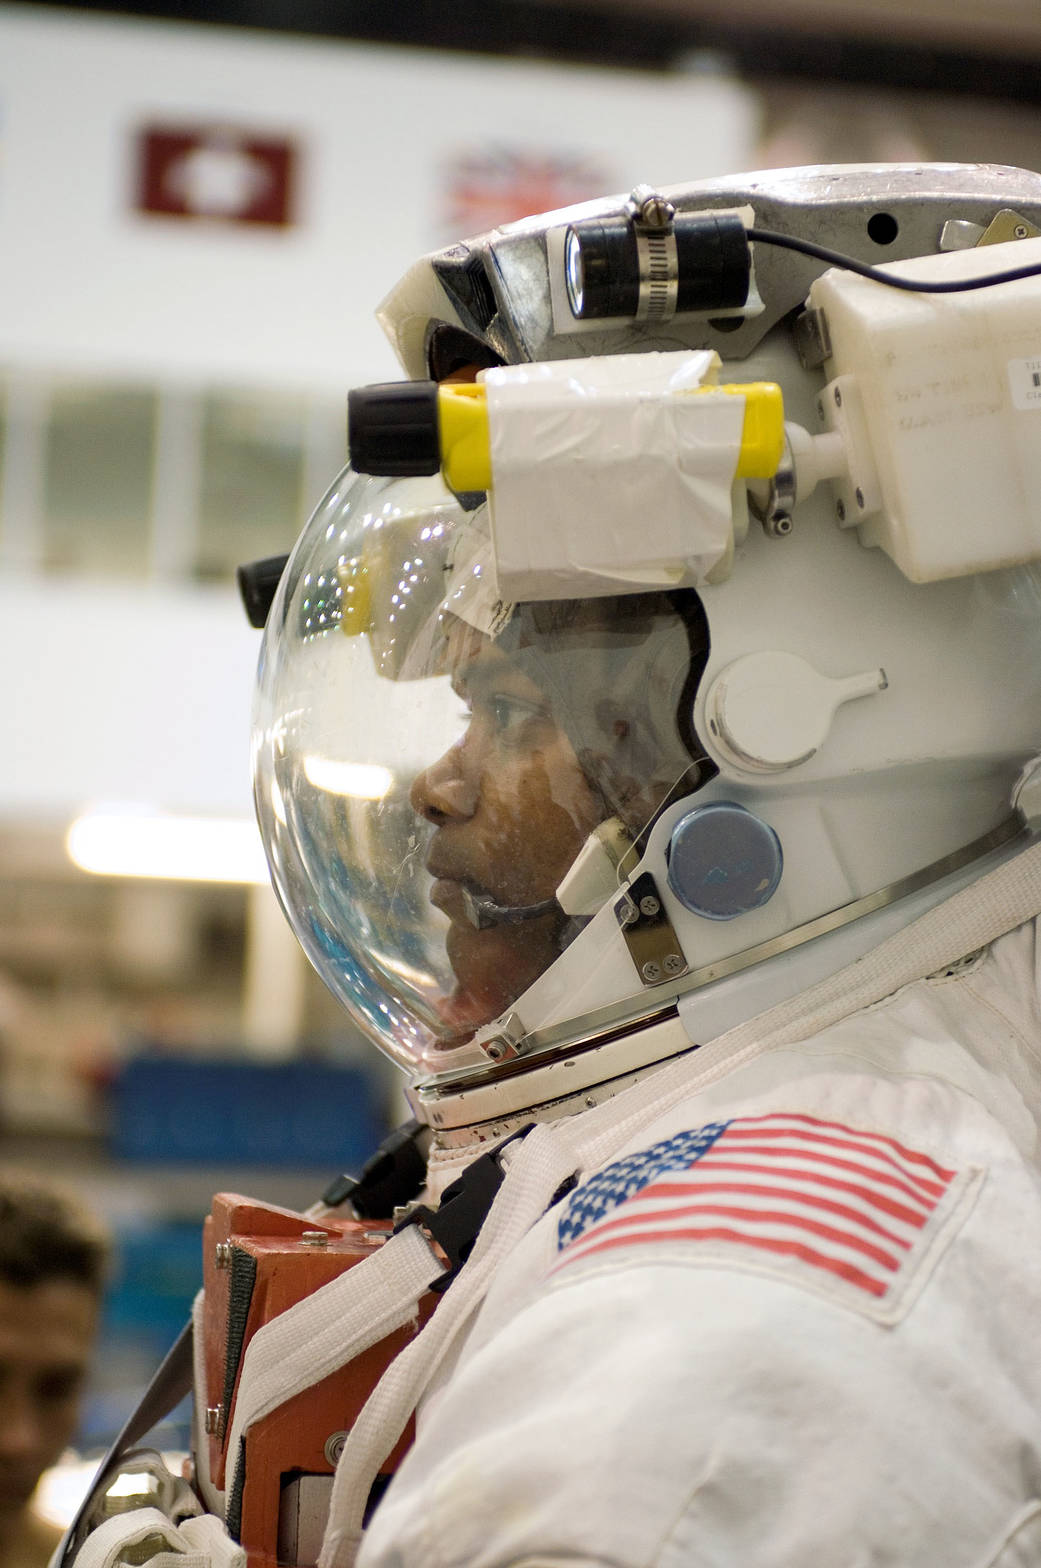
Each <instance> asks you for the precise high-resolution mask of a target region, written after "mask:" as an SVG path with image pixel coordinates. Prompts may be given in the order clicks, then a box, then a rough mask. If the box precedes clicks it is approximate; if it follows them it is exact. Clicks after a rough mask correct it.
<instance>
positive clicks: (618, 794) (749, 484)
mask: <svg viewBox="0 0 1041 1568" xmlns="http://www.w3.org/2000/svg"><path fill="white" fill-rule="evenodd" d="M1039 234H1041V178H1039V177H1038V176H1035V175H1028V174H1024V173H1021V172H1018V171H1013V170H1007V169H997V168H987V167H975V166H974V167H971V168H959V167H954V166H942V167H937V168H911V167H909V166H908V167H904V166H900V167H893V168H865V169H860V168H855V169H830V170H797V171H790V172H787V173H776V172H774V173H769V174H764V175H759V176H754V177H749V178H747V179H745V180H740V179H733V180H719V181H715V182H709V183H707V184H702V185H699V186H695V187H690V188H682V189H676V190H670V191H668V192H666V193H664V194H661V193H654V192H651V191H649V190H643V189H641V190H639V191H637V192H634V193H633V196H632V197H631V198H630V199H629V200H628V201H624V200H617V199H616V200H609V201H605V202H602V203H594V204H589V205H588V206H586V207H583V208H581V209H575V210H572V211H568V212H565V213H557V214H550V215H549V216H548V217H547V218H545V219H537V220H535V219H533V220H530V221H526V222H524V223H520V224H516V225H513V226H511V227H510V228H508V229H505V230H502V231H496V232H495V233H493V234H492V235H490V236H485V237H483V238H482V239H480V240H478V241H474V242H473V243H471V244H470V245H469V246H461V247H455V248H453V249H452V250H451V251H448V252H445V253H443V254H442V255H439V256H435V257H433V258H428V259H427V260H426V261H425V262H423V263H420V264H419V265H418V266H417V267H416V268H415V269H414V270H413V272H412V273H410V274H409V275H408V277H407V278H406V279H405V280H404V281H403V283H402V284H401V285H400V286H399V288H398V290H397V291H396V292H395V293H394V294H393V295H391V296H390V298H389V300H388V301H387V302H386V304H385V306H384V320H385V324H386V325H387V327H388V330H389V331H390V333H391V335H392V337H393V338H394V341H395V343H396V346H397V348H398V350H399V353H400V355H401V358H402V361H403V363H404V365H405V368H406V370H407V371H408V373H409V374H410V375H411V376H413V377H414V378H417V379H416V380H414V381H413V382H409V383H403V384H402V386H401V387H400V388H397V387H391V388H379V389H369V390H368V391H367V392H366V393H364V394H362V395H359V396H356V397H355V398H354V399H353V401H352V409H351V450H352V461H353V467H354V470H355V472H353V473H352V472H350V471H348V472H346V473H345V474H344V475H342V476H341V478H340V480H338V481H337V482H336V484H335V485H334V487H333V488H332V490H331V491H330V492H329V494H328V496H327V497H326V499H325V501H324V502H323V503H322V506H321V507H320V508H319V509H318V511H317V513H316V514H315V517H314V519H313V520H312V522H311V523H310V524H309V525H308V528H307V529H306V530H305V533H304V534H303V536H302V538H301V540H300V542H299V544H298V545H297V548H296V550H295V551H294V553H293V556H292V557H291V559H290V561H289V564H288V566H287V568H286V570H285V571H284V573H282V577H281V583H280V586H279V588H278V592H277V594H276V596H275V599H274V603H273V604H272V606H271V609H270V614H269V615H268V616H267V629H266V633H265V644H264V652H263V656H262V660H261V670H260V679H259V686H258V698H257V711H256V742H255V780H256V794H257V803H258V812H259V816H260V821H261V826H262V831H263V833H264V837H265V841H266V843H267V847H268V852H269V858H270V861H271V866H272V872H273V876H274V881H275V885H276V887H277V889H278V892H279V895H280V898H281V900H282V902H283V905H284V907H285V909H286V911H287V914H288V916H289V918H290V920H291V922H292V924H293V926H294V929H295V930H296V932H297V934H298V936H299V937H300V940H301V942H302V944H303V945H304V947H305V949H306V950H307V952H308V954H309V956H310V957H311V959H312V961H313V963H314V964H315V966H316V967H317V969H318V970H319V972H320V973H321V974H322V976H323V978H324V979H325V980H326V981H327V983H328V984H329V985H330V987H331V988H332V990H333V991H334V993H335V994H336V995H338V996H339V997H340V998H341V999H342V1000H343V1001H344V1003H345V1005H346V1006H347V1007H348V1008H349V1009H350V1010H351V1012H352V1013H353V1015H354V1016H355V1017H356V1018H357V1019H359V1021H360V1022H361V1023H362V1024H363V1026H364V1027H365V1028H366V1030H367V1031H368V1033H369V1034H370V1035H371V1036H372V1038H373V1039H374V1040H376V1042H377V1043H378V1044H380V1045H381V1046H382V1047H383V1048H384V1049H385V1050H386V1051H388V1052H389V1054H390V1055H391V1056H392V1057H394V1059H395V1060H397V1061H398V1062H399V1063H401V1064H402V1065H403V1066H404V1067H405V1068H406V1069H407V1071H408V1073H409V1082H410V1087H409V1090H408V1094H409V1098H410V1101H411V1103H412V1106H413V1108H414V1111H415V1115H416V1118H417V1121H418V1122H419V1123H420V1125H421V1127H422V1129H423V1131H422V1133H421V1138H422V1141H423V1143H424V1144H425V1146H426V1155H427V1160H428V1169H427V1178H426V1186H425V1189H424V1190H423V1192H421V1193H420V1194H418V1195H417V1196H418V1202H419V1206H418V1207H417V1206H416V1203H415V1202H410V1203H406V1204H404V1205H403V1206H402V1208H401V1210H400V1212H399V1214H398V1216H397V1217H398V1219H399V1221H401V1225H400V1226H399V1229H398V1231H397V1233H396V1234H395V1236H394V1237H393V1238H392V1239H391V1240H390V1241H389V1242H388V1243H387V1244H386V1246H385V1247H384V1248H383V1249H382V1252H381V1254H380V1255H379V1257H378V1258H374V1259H372V1260H370V1261H369V1262H366V1263H365V1264H363V1265H360V1266H359V1267H358V1268H356V1269H352V1270H351V1271H350V1279H351V1281H352V1283H351V1285H350V1287H349V1290H346V1293H345V1294H344V1295H343V1296H342V1297H337V1298H336V1301H337V1303H338V1306H337V1309H336V1310H337V1311H338V1312H339V1311H341V1310H342V1312H343V1313H344V1321H345V1322H346V1321H347V1319H348V1318H349V1320H350V1325H351V1326H350V1329H349V1331H348V1330H347V1329H346V1328H345V1330H344V1333H343V1340H344V1344H343V1346H342V1347H341V1350H342V1354H343V1355H344V1356H346V1355H347V1354H353V1352H354V1349H356V1348H359V1347H360V1346H361V1345H362V1344H363V1343H371V1342H372V1339H373V1337H374V1332H373V1333H370V1334H369V1335H368V1338H366V1335H365V1332H364V1329H362V1328H358V1327H357V1324H358V1323H360V1322H362V1321H363V1320H364V1318H365V1306H366V1301H371V1302H372V1303H373V1304H374V1305H373V1315H374V1318H378V1321H379V1322H380V1323H381V1324H382V1325H383V1328H382V1330H381V1331H382V1332H385V1331H386V1326H387V1325H388V1324H390V1325H393V1324H394V1323H400V1322H404V1321H406V1319H407V1317H408V1314H409V1312H410V1311H411V1310H412V1308H413V1304H414V1302H415V1299H416V1296H417V1295H418V1294H419V1293H420V1291H421V1290H422V1288H423V1285H424V1283H426V1282H429V1279H430V1278H432V1277H433V1276H434V1274H436V1273H439V1272H440V1271H441V1270H443V1269H444V1268H445V1262H444V1258H443V1256H442V1255H441V1253H440V1252H439V1248H438V1246H437V1243H438V1240H439V1232H438V1228H437V1218H436V1214H437V1208H438V1201H439V1199H440V1198H441V1197H442V1195H445V1194H446V1190H447V1193H448V1194H454V1192H455V1188H453V1187H452V1186H451V1184H452V1183H454V1182H455V1181H456V1179H457V1178H458V1177H459V1176H460V1175H461V1173H462V1172H464V1171H465V1170H467V1169H472V1168H474V1167H475V1162H478V1164H479V1163H480V1157H481V1156H482V1155H486V1154H487V1151H489V1150H493V1151H495V1152H494V1155H493V1160H492V1163H493V1164H494V1166H495V1168H496V1177H495V1181H496V1182H498V1181H499V1179H500V1177H501V1178H502V1179H501V1185H499V1186H498V1190H497V1192H496V1193H495V1196H494V1200H493V1201H492V1202H491V1205H490V1209H489V1211H488V1213H487V1217H486V1218H485V1219H484V1220H483V1223H482V1224H480V1226H479V1228H477V1227H476V1226H475V1230H476V1239H475V1240H474V1238H473V1237H471V1238H470V1240H469V1241H468V1242H467V1243H466V1245H465V1246H464V1247H463V1248H461V1249H460V1250H459V1252H458V1256H457V1257H455V1258H454V1259H451V1258H450V1261H452V1262H453V1264H454V1267H453V1269H452V1282H451V1285H450V1288H449V1289H447V1290H446V1291H445V1292H444V1294H443V1295H442V1297H441V1300H440V1304H439V1305H438V1306H437V1309H436V1311H434V1312H433V1315H432V1317H431V1318H430V1320H429V1322H427V1324H426V1326H425V1327H424V1328H423V1329H422V1331H421V1332H420V1333H419V1334H418V1335H417V1336H416V1338H414V1339H413V1340H412V1342H411V1343H410V1345H409V1346H408V1348H407V1349H406V1350H405V1351H404V1352H403V1353H402V1354H401V1355H400V1356H399V1357H398V1358H397V1360H396V1361H395V1362H394V1363H392V1365H391V1367H390V1368H389V1370H388V1372H387V1374H386V1375H385V1377H384V1378H383V1380H382V1382H381V1383H380V1384H379V1386H378V1387H377V1389H376V1391H375V1393H374V1394H373V1396H372V1399H371V1400H370V1401H369V1403H368V1405H367V1406H366V1408H365V1410H364V1411H363V1412H362V1414H361V1416H360V1417H359V1419H358V1420H357V1422H356V1423H355V1425H354V1427H353V1429H352V1430H351V1432H350V1433H349V1435H348V1436H347V1439H346V1444H345V1446H344V1451H343V1454H342V1457H341V1458H340V1460H339V1464H338V1468H337V1472H336V1479H335V1483H334V1484H333V1488H332V1498H331V1507H330V1514H329V1523H328V1528H327V1530H326V1532H325V1537H324V1543H323V1545H322V1550H321V1556H320V1557H319V1563H320V1565H321V1568H348V1565H349V1564H351V1563H353V1562H354V1561H357V1563H358V1565H359V1568H391V1565H393V1568H412V1565H415V1568H420V1565H422V1568H449V1565H452V1568H463V1565H465V1568H549V1565H558V1564H559V1565H565V1564H567V1565H570V1568H583V1565H586V1568H588V1565H598V1568H607V1565H611V1568H623V1565H624V1568H630V1565H632V1568H636V1565H641V1568H642V1565H651V1564H655V1565H669V1568H673V1565H679V1564H684V1565H687V1564H695V1563H697V1564H699V1565H700V1564H706V1565H707V1564H721V1565H722V1564H726V1565H732V1564H737V1563H742V1564H753V1563H754V1564H756V1565H763V1568H774V1565H776V1568H782V1565H784V1568H795V1565H796V1564H798V1565H800V1568H802V1565H805V1564H806V1563H809V1562H813V1563H819V1564H836V1565H837V1564H843V1565H846V1564H849V1565H854V1564H865V1565H866V1564H869V1563H870V1564H877V1565H882V1564H894V1565H895V1564H900V1565H904V1568H912V1565H913V1568H919V1565H920V1568H936V1565H937V1564H940V1563H942V1564H944V1565H954V1564H959V1565H964V1568H984V1565H996V1564H1002V1565H1011V1564H1022V1565H1025V1564H1027V1563H1031V1564H1034V1563H1037V1562H1039V1561H1041V1359H1039V1357H1038V1355H1037V1352H1036V1348H1035V1344H1034V1340H1035V1329H1034V1325H1035V1324H1036V1322H1037V1321H1038V1320H1039V1318H1041V1245H1039V1243H1041V1187H1039V1180H1038V1176H1039V1153H1038V1147H1039V1145H1038V1133H1039V1123H1041V996H1039V984H1041V966H1039V958H1038V952H1037V938H1036V917H1037V916H1038V914H1039V913H1041V843H1038V838H1039V833H1038V820H1039V817H1041V792H1039V779H1041V773H1039V771H1038V759H1039V757H1041V576H1039V566H1038V563H1039V562H1041V511H1039V509H1038V505H1037V496H1038V495H1039V494H1041V472H1039V470H1041V455H1039V453H1041V442H1039V441H1038V439H1037V431H1038V429H1039V428H1041V426H1039V424H1038V421H1041V238H1038V235H1039ZM823 241H826V243H827V244H828V246H830V247H831V251H830V252H827V251H826V252H822V251H820V250H819V248H818V247H819V246H820V244H821V243H822V242H823ZM834 252H837V253H838V256H839V258H840V259H839V260H838V261H836V256H835V254H833V253H834ZM879 262H885V263H886V266H885V267H884V268H883V270H882V272H881V273H880V272H879V271H878V265H877V264H878V263H879ZM424 374H430V375H431V376H432V378H433V379H432V380H431V381H429V382H422V381H421V380H420V379H419V378H421V377H422V376H423V375H424ZM438 469H440V470H441V473H442V475H443V480H442V478H441V477H439V476H438V474H437V470H438ZM359 471H360V472H359ZM377 476H381V477H377ZM424 476H428V477H424ZM484 1168H487V1161H485V1167H484ZM494 1185H495V1183H493V1186H494ZM447 1206H448V1196H447V1195H446V1196H445V1202H444V1203H443V1204H442V1209H444V1208H446V1207H447ZM424 1238H425V1239H424ZM366 1291H368V1292H369V1293H370V1294H369V1295H368V1296H367V1295H366ZM381 1292H382V1293H383V1294H381ZM319 1295H321V1293H319ZM316 1299H317V1298H316ZM331 1301H332V1298H331V1297H330V1302H331ZM377 1301H378V1303H379V1305H378V1310H377V1306H376V1305H375V1303H377ZM308 1313H310V1316H308V1315H307V1314H308ZM326 1323H327V1319H326V1318H323V1317H322V1316H321V1313H320V1309H319V1307H318V1306H316V1305H313V1303H311V1302H309V1303H304V1304H303V1305H302V1308H301V1309H300V1312H299V1314H298V1315H297V1316H296V1317H294V1318H293V1319H292V1321H291V1323H290V1322H289V1321H288V1320H287V1323H286V1324H284V1325H282V1329H283V1331H284V1338H283V1339H282V1340H278V1339H277V1338H276V1337H274V1331H275V1330H277V1328H278V1325H277V1323H276V1324H275V1325H271V1328H272V1331H273V1333H272V1336H271V1337H270V1345H271V1350H270V1359H269V1366H272V1367H273V1366H275V1365H277V1363H278V1360H279V1356H280V1355H281V1354H283V1351H280V1350H279V1346H280V1345H282V1346H285V1347H288V1346H289V1345H291V1344H292V1343H294V1339H295V1340H300V1338H301V1336H304V1337H305V1339H306V1336H307V1335H308V1334H309V1333H310V1332H311V1326H312V1325H314V1326H315V1328H316V1330H317V1326H318V1325H321V1327H322V1332H323V1334H324V1333H325V1332H326ZM352 1336H353V1337H352ZM323 1344H324V1340H323ZM305 1349H306V1346H305ZM301 1360H302V1362H303V1361H306V1355H305V1354H304V1352H303V1351H302V1352H301ZM265 1375H266V1374H265ZM271 1376H272V1377H275V1374H274V1372H272V1373H271ZM302 1376H303V1377H304V1379H305V1380H306V1373H305V1374H302ZM293 1377H295V1378H296V1381H295V1382H293V1381H292V1379H293ZM275 1383H277V1378H275ZM257 1386H258V1387H259V1384H258V1385H257ZM300 1386H303V1385H302V1382H301V1374H298V1373H293V1374H292V1376H290V1374H289V1373H288V1372H287V1373H286V1376H285V1387H284V1388H275V1384H274V1383H272V1384H271V1386H268V1385H267V1384H265V1385H264V1389H263V1390H262V1391H261V1392H260V1393H257V1394H256V1396H255V1398H253V1402H252V1404H250V1403H248V1401H247V1400H246V1398H245V1396H244V1395H243V1393H242V1390H241V1387H240V1390H239V1393H238V1396H237V1397H238V1401H239V1408H238V1409H237V1411H236V1412H235V1413H234V1414H233V1415H232V1418H231V1420H230V1423H229V1425H230V1431H231V1438H230V1440H229V1447H228V1451H229V1454H231V1455H232V1459H231V1460H229V1463H230V1464H234V1463H235V1462H236V1460H235V1456H237V1455H239V1454H240V1453H241V1452H245V1454H246V1459H245V1460H244V1461H243V1463H248V1441H247V1443H246V1447H245V1450H242V1448H241V1443H242V1440H243V1438H246V1437H247V1435H248V1430H249V1423H250V1421H252V1420H253V1419H254V1418H255V1415H256V1413H257V1412H259V1411H261V1410H262V1409H266V1408H269V1407H270V1404H271V1401H272V1400H274V1401H276V1402H277V1400H278V1399H279V1398H283V1397H288V1394H289V1393H292V1392H295V1391H296V1389H298V1388H299V1387H300ZM273 1390H274V1391H273ZM251 1397H252V1396H251ZM265 1400H266V1401H267V1403H266V1404H265ZM417 1408H418V1420H417V1435H416V1440H415V1442H414V1444H413V1446H412V1448H411V1450H410V1451H409V1453H408V1454H407V1455H406V1457H405V1459H404V1461H403V1463H402V1465H401V1467H400V1469H399V1470H398V1472H397V1474H396V1475H395V1476H394V1478H393V1480H392V1481H391V1483H390V1486H389V1489H388V1490H387V1492H386V1495H385V1496H384V1497H383V1499H382V1501H381V1502H380V1503H379V1505H378V1507H376V1508H375V1511H374V1512H373V1513H372V1515H371V1519H370V1520H369V1522H368V1524H367V1528H366V1529H365V1530H364V1533H363V1530H362V1524H363V1515H364V1511H365V1504H366V1500H367V1498H368V1497H369V1487H370V1485H371V1483H372V1481H373V1478H374V1477H375V1476H376V1474H377V1471H378V1470H379V1468H380V1464H381V1462H382V1460H383V1458H384V1456H385V1455H386V1454H387V1453H388V1452H389V1451H390V1449H391V1447H392V1446H393V1444H394V1443H395V1441H396V1440H397V1439H398V1437H399V1435H400V1433H401V1431H402V1429H403V1428H404V1426H405V1423H406V1421H407V1419H408V1418H409V1416H410V1415H411V1413H412V1411H413V1410H414V1409H417ZM202 1491H203V1495H204V1497H206V1500H207V1502H208V1503H209V1505H210V1507H211V1508H218V1507H219V1506H220V1500H219V1499H214V1498H213V1497H212V1496H210V1497H207V1494H206V1489H205V1485H203V1487H202ZM89 1544H90V1543H89V1541H88V1547H87V1548H84V1550H85V1551H86V1550H87V1549H88V1548H89Z"/></svg>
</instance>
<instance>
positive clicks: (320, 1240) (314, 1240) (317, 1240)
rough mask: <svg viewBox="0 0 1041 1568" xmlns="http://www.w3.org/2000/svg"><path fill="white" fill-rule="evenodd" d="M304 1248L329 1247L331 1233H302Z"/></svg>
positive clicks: (301, 1243)
mask: <svg viewBox="0 0 1041 1568" xmlns="http://www.w3.org/2000/svg"><path fill="white" fill-rule="evenodd" d="M300 1245H301V1246H302V1247H327V1246H328V1245H329V1232H328V1231H326V1230H305V1231H301V1233H300Z"/></svg>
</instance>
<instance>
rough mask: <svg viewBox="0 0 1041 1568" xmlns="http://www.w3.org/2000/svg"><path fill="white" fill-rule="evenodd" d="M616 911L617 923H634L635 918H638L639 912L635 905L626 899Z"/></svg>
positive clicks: (628, 924)
mask: <svg viewBox="0 0 1041 1568" xmlns="http://www.w3.org/2000/svg"><path fill="white" fill-rule="evenodd" d="M616 913H617V915H618V921H619V924H620V925H623V926H631V925H635V924H636V922H637V920H639V918H640V912H639V910H638V909H637V907H636V905H635V904H633V903H631V902H630V901H629V900H628V899H626V901H625V903H624V904H622V905H620V906H619V908H618V909H617V911H616Z"/></svg>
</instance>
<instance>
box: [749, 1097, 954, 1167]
mask: <svg viewBox="0 0 1041 1568" xmlns="http://www.w3.org/2000/svg"><path fill="white" fill-rule="evenodd" d="M781 1116H783V1118H784V1120H785V1121H789V1122H805V1123H806V1124H807V1125H808V1126H811V1127H828V1128H830V1129H832V1131H834V1132H845V1133H849V1132H854V1129H853V1128H850V1127H845V1126H843V1124H842V1123H841V1122H828V1121H824V1120H823V1119H822V1118H821V1117H819V1116H810V1115H809V1114H807V1113H806V1112H804V1111H784V1112H777V1111H773V1112H768V1113H767V1114H766V1115H765V1116H742V1117H741V1118H740V1119H741V1121H742V1122H770V1121H777V1120H778V1119H779V1118H780V1117H781ZM854 1136H855V1137H857V1138H863V1139H865V1140H867V1141H869V1142H871V1143H884V1144H886V1145H887V1147H888V1148H890V1149H895V1150H896V1152H897V1153H898V1154H899V1155H900V1156H901V1158H902V1159H905V1160H910V1161H912V1162H913V1163H914V1164H915V1165H927V1166H928V1167H929V1169H930V1170H931V1171H932V1172H933V1173H934V1174H935V1175H936V1176H938V1177H939V1178H940V1180H941V1181H943V1182H944V1183H945V1184H946V1183H947V1182H949V1181H952V1180H953V1178H954V1174H955V1173H954V1171H948V1170H945V1169H944V1167H943V1166H942V1165H938V1164H937V1163H936V1161H935V1160H932V1159H930V1158H929V1156H928V1154H922V1153H921V1152H920V1151H919V1150H918V1149H909V1148H908V1147H907V1145H906V1144H904V1143H898V1142H897V1140H896V1139H895V1138H887V1137H886V1135H885V1133H881V1132H864V1131H863V1130H862V1129H861V1128H860V1127H858V1128H856V1129H855V1132H854Z"/></svg>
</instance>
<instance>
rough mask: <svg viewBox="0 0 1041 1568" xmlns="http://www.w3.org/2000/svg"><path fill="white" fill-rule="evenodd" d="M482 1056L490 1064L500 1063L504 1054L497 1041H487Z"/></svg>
mask: <svg viewBox="0 0 1041 1568" xmlns="http://www.w3.org/2000/svg"><path fill="white" fill-rule="evenodd" d="M484 1054H485V1056H487V1058H488V1060H489V1061H490V1062H501V1061H502V1059H503V1057H504V1056H505V1055H506V1052H505V1050H504V1049H503V1047H502V1045H501V1044H500V1042H499V1041H498V1040H489V1041H488V1042H487V1043H486V1045H485V1047H484Z"/></svg>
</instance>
